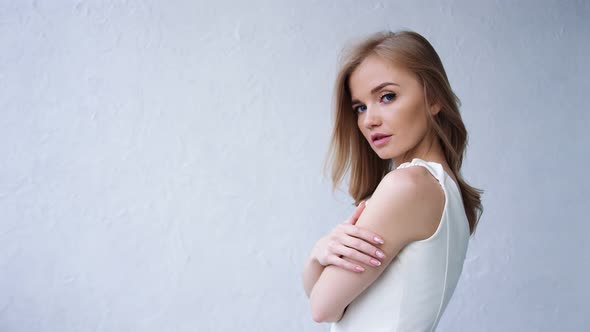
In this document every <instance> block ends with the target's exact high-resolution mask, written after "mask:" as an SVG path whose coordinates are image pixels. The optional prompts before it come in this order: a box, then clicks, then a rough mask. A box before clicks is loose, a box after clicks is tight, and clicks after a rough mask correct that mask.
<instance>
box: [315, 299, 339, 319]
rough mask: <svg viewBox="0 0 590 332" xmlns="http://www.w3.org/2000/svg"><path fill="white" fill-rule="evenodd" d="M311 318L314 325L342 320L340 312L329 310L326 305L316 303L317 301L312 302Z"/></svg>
mask: <svg viewBox="0 0 590 332" xmlns="http://www.w3.org/2000/svg"><path fill="white" fill-rule="evenodd" d="M332 309H333V308H332ZM311 317H312V318H313V320H314V321H315V322H316V323H328V322H337V321H339V320H340V318H342V311H340V312H337V311H334V310H330V308H329V306H327V305H326V304H322V303H317V301H313V300H312V301H311Z"/></svg>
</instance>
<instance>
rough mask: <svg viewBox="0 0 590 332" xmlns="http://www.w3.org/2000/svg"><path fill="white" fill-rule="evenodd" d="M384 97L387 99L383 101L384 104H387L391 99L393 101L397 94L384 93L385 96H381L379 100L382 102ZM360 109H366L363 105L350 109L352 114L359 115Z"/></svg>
mask: <svg viewBox="0 0 590 332" xmlns="http://www.w3.org/2000/svg"><path fill="white" fill-rule="evenodd" d="M385 97H388V98H386V100H385V103H386V104H387V103H390V102H391V101H392V100H393V99H395V97H397V94H395V93H393V92H388V93H385V94H383V95H381V97H380V98H379V100H381V101H383V99H384V98H385ZM360 107H365V109H366V106H365V105H359V106H355V107H353V108H352V111H353V112H354V113H361V111H360V110H359V108H360Z"/></svg>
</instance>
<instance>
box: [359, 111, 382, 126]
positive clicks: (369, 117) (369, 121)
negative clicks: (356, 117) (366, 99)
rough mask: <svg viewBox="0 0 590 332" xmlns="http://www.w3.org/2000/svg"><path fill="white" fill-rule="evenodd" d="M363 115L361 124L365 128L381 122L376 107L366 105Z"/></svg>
mask: <svg viewBox="0 0 590 332" xmlns="http://www.w3.org/2000/svg"><path fill="white" fill-rule="evenodd" d="M364 115H365V116H364V119H363V125H364V126H365V128H367V129H371V128H373V127H376V126H379V125H380V124H381V116H380V115H379V111H378V110H377V108H376V107H369V106H367V109H366V110H365V113H364Z"/></svg>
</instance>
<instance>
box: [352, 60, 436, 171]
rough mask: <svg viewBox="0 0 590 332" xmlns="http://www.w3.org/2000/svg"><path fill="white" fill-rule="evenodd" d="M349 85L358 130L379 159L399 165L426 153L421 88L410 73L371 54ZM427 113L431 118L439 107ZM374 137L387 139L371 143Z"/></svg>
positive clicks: (426, 140)
mask: <svg viewBox="0 0 590 332" xmlns="http://www.w3.org/2000/svg"><path fill="white" fill-rule="evenodd" d="M348 83H349V88H350V93H351V96H352V111H353V112H355V113H356V114H357V115H358V121H357V124H358V127H359V129H360V131H361V132H362V134H363V136H364V137H365V138H366V139H367V141H368V142H369V144H370V145H371V147H372V148H373V150H374V151H375V152H376V153H377V155H378V156H379V157H380V158H381V159H394V160H395V164H397V165H399V164H401V163H403V162H406V161H411V158H413V157H414V156H417V155H418V154H420V153H425V152H427V150H428V146H425V145H426V144H428V139H425V138H427V137H426V135H427V134H428V127H427V125H428V122H427V121H428V118H427V114H426V111H427V109H426V103H425V102H424V93H423V90H422V89H423V87H422V85H421V84H420V82H418V80H417V79H416V77H414V75H413V74H412V73H411V72H409V71H407V70H405V69H404V68H401V67H399V66H395V65H394V64H391V63H389V62H386V61H385V60H383V59H381V58H380V57H378V56H376V55H371V56H369V57H367V58H365V60H363V62H361V64H360V65H359V66H358V67H357V68H356V69H355V70H354V71H353V72H352V75H351V76H350V79H349V82H348ZM428 111H431V112H433V113H432V114H433V115H434V114H435V113H436V112H438V107H437V106H431V107H429V108H428ZM373 135H380V136H382V135H384V136H389V137H386V138H384V139H382V140H374V138H373ZM410 154H411V155H410Z"/></svg>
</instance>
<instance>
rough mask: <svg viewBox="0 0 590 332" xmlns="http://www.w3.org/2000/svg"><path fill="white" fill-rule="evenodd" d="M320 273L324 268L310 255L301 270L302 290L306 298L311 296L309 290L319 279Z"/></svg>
mask: <svg viewBox="0 0 590 332" xmlns="http://www.w3.org/2000/svg"><path fill="white" fill-rule="evenodd" d="M322 271H324V266H323V265H321V264H320V263H319V262H318V261H317V259H315V258H313V257H312V256H311V255H310V256H309V258H308V259H307V262H306V263H305V268H304V270H303V288H304V289H305V294H306V295H307V297H309V295H310V294H311V290H312V289H313V286H314V285H315V283H316V282H317V281H318V279H319V278H320V275H321V274H322Z"/></svg>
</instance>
